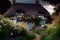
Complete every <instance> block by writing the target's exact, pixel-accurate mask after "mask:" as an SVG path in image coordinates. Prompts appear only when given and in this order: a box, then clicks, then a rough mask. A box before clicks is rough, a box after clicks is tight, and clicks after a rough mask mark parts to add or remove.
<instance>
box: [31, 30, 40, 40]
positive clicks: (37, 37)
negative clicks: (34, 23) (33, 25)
mask: <svg viewBox="0 0 60 40" xmlns="http://www.w3.org/2000/svg"><path fill="white" fill-rule="evenodd" d="M30 33H34V32H32V31H30ZM34 34H35V36H36V37H35V38H34V39H33V40H40V35H38V34H37V33H34Z"/></svg>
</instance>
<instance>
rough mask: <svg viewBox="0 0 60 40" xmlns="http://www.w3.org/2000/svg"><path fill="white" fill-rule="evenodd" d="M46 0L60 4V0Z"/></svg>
mask: <svg viewBox="0 0 60 40" xmlns="http://www.w3.org/2000/svg"><path fill="white" fill-rule="evenodd" d="M44 1H47V2H49V3H51V4H54V5H56V4H60V0H44Z"/></svg>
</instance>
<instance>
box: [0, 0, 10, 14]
mask: <svg viewBox="0 0 60 40" xmlns="http://www.w3.org/2000/svg"><path fill="white" fill-rule="evenodd" d="M10 6H11V3H10V1H9V0H0V12H1V13H2V14H3V13H5V12H6V11H7V10H8V9H9V8H10Z"/></svg>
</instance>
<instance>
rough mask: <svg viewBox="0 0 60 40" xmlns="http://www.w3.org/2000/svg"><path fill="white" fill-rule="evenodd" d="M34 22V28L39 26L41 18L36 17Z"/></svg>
mask: <svg viewBox="0 0 60 40" xmlns="http://www.w3.org/2000/svg"><path fill="white" fill-rule="evenodd" d="M34 21H35V26H39V25H40V21H41V18H39V17H36V18H35V20H34Z"/></svg>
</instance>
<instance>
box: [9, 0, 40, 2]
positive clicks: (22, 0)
mask: <svg viewBox="0 0 60 40" xmlns="http://www.w3.org/2000/svg"><path fill="white" fill-rule="evenodd" d="M10 1H11V0H10ZM39 1H40V0H39ZM16 2H22V3H35V0H16Z"/></svg>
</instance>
